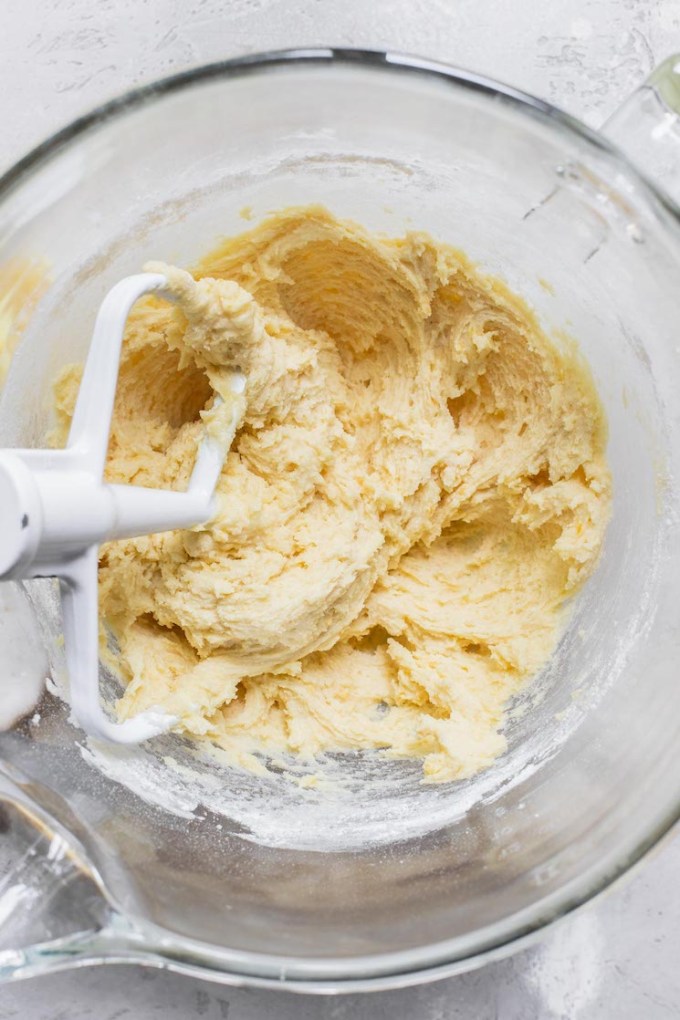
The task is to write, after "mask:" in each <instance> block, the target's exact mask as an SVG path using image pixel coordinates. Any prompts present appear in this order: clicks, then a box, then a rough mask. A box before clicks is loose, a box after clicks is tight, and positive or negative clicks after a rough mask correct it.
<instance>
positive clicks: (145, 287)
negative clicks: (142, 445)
mask: <svg viewBox="0 0 680 1020" xmlns="http://www.w3.org/2000/svg"><path fill="white" fill-rule="evenodd" d="M167 288H168V281H167V279H166V277H165V276H163V275H162V274H159V273H140V274H138V275H136V276H129V277H126V278H125V279H123V280H121V281H120V282H119V283H117V284H116V285H115V286H114V287H113V288H112V289H111V290H110V291H109V293H108V294H107V296H106V297H105V299H104V301H103V302H102V305H101V307H100V309H99V313H98V315H97V320H96V323H95V327H94V332H93V336H92V343H91V345H90V350H89V353H88V357H87V361H86V364H85V369H84V372H83V377H82V382H81V385H80V390H79V392H78V399H77V402H76V406H75V411H74V414H73V419H72V422H71V429H70V432H69V437H68V443H67V445H66V448H65V449H63V450H37V449H28V450H19V449H16V450H0V580H16V579H19V578H26V579H30V578H37V577H58V578H59V580H60V587H61V598H62V609H63V626H64V644H65V649H66V661H67V666H68V672H69V680H70V700H71V708H72V710H73V713H74V715H75V717H76V719H77V720H78V722H79V724H80V725H81V726H82V727H83V729H84V730H86V732H87V733H89V734H91V735H92V736H94V737H98V738H100V739H104V740H109V741H113V742H115V743H122V744H132V743H138V742H140V741H142V740H146V739H148V738H149V737H153V736H156V735H158V734H159V733H163V732H165V731H167V730H169V729H170V728H171V727H172V726H173V725H174V724H175V723H176V722H177V720H176V719H175V718H174V717H173V716H171V715H168V714H167V713H166V712H163V711H161V710H160V709H159V710H154V709H148V710H147V711H145V712H142V713H140V714H139V715H138V716H136V717H135V718H133V719H127V720H126V721H124V722H112V721H111V719H109V718H108V716H107V715H106V713H105V712H104V709H103V707H102V704H101V699H100V695H99V613H98V598H97V567H98V559H99V544H100V543H101V542H106V541H109V540H111V539H117V538H131V537H133V536H137V535H146V534H151V533H154V532H159V531H172V530H174V529H175V528H190V527H193V526H195V525H198V524H204V523H206V522H207V521H209V520H210V519H211V518H212V517H213V515H214V512H215V489H216V486H217V483H218V481H219V477H220V474H221V471H222V467H223V464H224V461H225V458H226V456H227V453H228V451H229V447H230V446H231V443H232V441H233V438H234V434H235V432H236V427H237V424H238V415H237V413H236V411H235V412H234V415H233V419H232V422H231V426H230V427H228V428H226V429H222V430H219V431H218V430H209V429H208V428H207V427H206V429H205V433H204V436H203V439H202V440H201V442H200V444H199V447H198V451H197V455H196V462H195V465H194V469H193V472H192V474H191V478H190V481H189V485H188V488H187V490H186V491H185V492H175V491H170V490H162V489H147V488H142V487H140V486H133V485H109V484H107V483H106V482H104V480H103V473H104V464H105V461H106V452H107V447H108V441H109V431H110V427H111V416H112V414H113V405H114V400H115V394H116V383H117V380H118V368H119V362H120V351H121V345H122V340H123V332H124V329H125V323H126V321H127V317H128V314H129V312H130V309H131V308H132V306H133V305H134V303H135V302H136V301H137V299H138V298H140V297H141V296H142V295H143V294H147V293H152V292H156V293H158V294H159V295H160V296H162V297H166V298H167V299H168V300H174V294H173V293H171V292H170V291H169V290H168V289H167ZM231 386H232V389H233V392H234V393H235V394H239V393H242V392H243V390H244V388H245V378H244V376H243V375H242V374H241V373H240V372H236V371H235V372H233V373H232V376H231ZM220 400H221V398H220V397H219V396H217V395H216V396H215V402H216V404H217V402H219V401H220Z"/></svg>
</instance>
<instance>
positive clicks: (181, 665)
mask: <svg viewBox="0 0 680 1020" xmlns="http://www.w3.org/2000/svg"><path fill="white" fill-rule="evenodd" d="M153 268H154V269H158V268H161V270H162V271H164V272H166V273H167V274H168V276H169V279H170V281H171V286H172V288H173V290H174V291H175V294H176V296H177V301H178V303H177V306H176V307H172V306H169V305H168V304H167V303H165V302H162V301H160V300H159V299H156V298H149V299H146V300H145V301H144V302H141V303H139V304H138V306H137V307H136V308H135V310H134V311H133V313H132V315H131V317H130V320H129V324H128V328H127V333H126V339H125V344H124V350H123V356H122V362H121V372H120V382H119V386H118V393H117V398H116V407H115V412H114V419H113V426H112V433H111V443H110V448H109V454H108V462H107V468H106V477H107V478H108V479H109V480H110V481H112V482H113V481H115V482H120V483H132V484H135V485H152V486H166V487H169V488H178V489H179V488H182V487H183V486H185V485H186V482H187V479H188V476H189V474H190V471H191V468H192V466H193V460H194V455H195V450H196V444H197V439H198V436H199V433H200V429H201V414H203V413H204V412H205V411H206V409H209V408H210V406H211V402H212V400H213V396H214V392H219V393H222V394H223V395H224V397H225V400H227V401H229V400H240V401H241V402H240V404H239V405H238V407H237V411H238V413H239V414H240V427H239V430H238V432H237V436H236V440H235V442H234V445H233V447H232V450H231V452H230V454H229V457H228V459H227V462H226V464H225V467H224V470H223V473H222V477H221V481H220V484H219V512H218V514H217V516H216V518H215V519H214V520H213V521H212V522H211V523H210V524H208V525H206V526H204V527H200V528H195V529H193V530H191V531H175V532H170V533H166V534H160V535H152V536H148V537H144V538H137V539H132V540H127V541H120V542H115V543H110V544H108V545H107V546H105V547H103V549H102V555H101V563H100V605H101V613H102V617H103V621H104V622H105V624H106V626H107V627H108V628H109V629H110V631H111V632H112V633H113V635H114V636H115V639H116V642H117V645H118V648H119V650H120V657H119V670H120V672H121V673H122V675H123V678H124V680H125V681H126V683H127V687H126V690H125V694H124V696H123V698H122V700H121V702H120V705H119V710H120V714H121V716H122V717H127V716H129V715H133V714H135V713H137V712H139V711H141V710H142V709H144V708H147V707H149V706H151V705H159V706H162V708H164V709H165V710H167V711H168V712H170V713H172V714H173V715H176V716H178V717H179V719H180V727H179V728H180V729H181V730H182V731H184V732H186V733H188V734H191V735H194V736H197V737H202V738H206V739H208V740H210V741H212V742H216V743H217V744H219V745H221V746H222V747H224V748H226V749H228V750H231V751H232V752H234V754H237V753H238V754H241V756H242V760H244V761H246V762H247V760H248V757H247V756H248V754H249V753H250V752H253V751H264V752H268V753H276V754H278V753H280V752H282V751H283V752H285V751H288V752H292V753H294V754H299V755H303V756H311V755H314V754H316V753H318V752H322V751H326V750H347V749H358V748H380V749H385V751H386V753H388V754H391V755H397V756H414V757H417V758H422V759H423V763H424V764H423V767H424V774H425V777H426V778H427V779H429V780H433V781H442V780H449V779H457V778H462V777H466V776H471V775H473V774H474V773H475V772H477V771H478V770H479V769H482V768H484V767H485V766H487V765H489V763H490V762H492V761H493V759H494V758H495V757H496V756H497V755H498V754H499V753H500V752H501V751H502V750H503V748H504V738H503V736H502V734H501V733H500V727H501V725H502V722H503V711H504V707H505V706H506V704H507V702H508V699H509V698H510V697H511V695H512V694H514V693H515V692H516V691H517V690H518V689H519V688H520V687H521V685H522V684H523V683H524V682H525V681H526V680H527V678H529V677H531V676H532V674H534V673H536V671H537V670H539V669H540V667H541V666H542V665H543V664H544V663H545V662H546V660H547V659H548V657H549V656H550V654H551V651H552V650H553V648H554V645H555V643H556V639H557V636H558V633H559V624H560V618H561V609H562V607H563V604H564V602H565V599H567V598H568V597H569V596H571V595H572V594H573V593H574V592H576V591H577V590H578V588H579V587H580V585H582V584H583V582H584V580H585V579H586V578H587V577H588V575H589V574H590V572H591V571H592V569H593V567H594V564H595V562H596V559H597V555H598V552H599V549H600V545H601V542H602V537H603V533H604V530H605V527H606V522H607V519H608V513H609V503H610V482H609V473H608V469H607V465H606V461H605V452H604V451H605V427H604V422H603V415H602V411H601V408H600V404H599V401H598V398H597V395H596V393H595V390H594V387H593V384H592V381H591V379H590V376H589V374H588V372H587V370H586V368H585V367H584V366H583V364H582V363H581V362H579V360H578V358H577V357H576V356H575V355H570V356H567V355H565V354H563V353H558V351H557V350H556V348H555V347H553V346H552V344H551V343H550V341H549V340H548V339H547V337H546V336H545V335H544V333H543V332H542V331H541V329H540V327H539V325H538V323H537V321H536V319H535V318H534V316H533V315H532V313H531V312H530V311H529V309H528V308H527V307H526V305H525V304H523V302H522V301H520V300H519V299H518V298H517V297H515V296H514V295H513V294H512V293H510V292H509V291H508V289H507V288H506V287H505V286H504V285H503V284H502V283H500V282H499V281H497V280H494V279H490V278H489V277H486V276H483V275H481V274H480V273H479V272H478V271H477V270H476V269H475V268H474V267H473V265H472V264H471V263H470V262H469V261H468V260H467V259H466V258H465V257H464V256H463V255H462V254H461V253H460V252H458V251H456V250H454V249H453V248H450V247H448V246H446V245H443V244H440V243H437V242H435V241H433V240H432V239H431V238H430V237H428V236H427V235H425V234H420V233H412V234H409V235H408V236H406V237H404V238H401V239H397V240H394V239H386V238H384V237H378V236H375V235H372V234H370V233H368V232H366V231H365V230H363V229H362V228H361V227H359V226H358V225H357V224H355V223H351V222H348V221H343V220H338V219H336V218H334V217H333V216H332V215H331V214H330V213H329V212H328V211H326V210H325V209H323V208H320V207H316V206H315V207H309V208H302V209H289V210H285V211H283V212H281V213H280V214H278V215H275V216H272V217H271V218H270V219H268V220H266V221H265V222H263V223H262V224H261V225H260V226H258V227H257V228H255V229H254V230H252V231H249V232H247V233H245V234H242V235H241V236H239V237H236V238H233V239H231V240H229V241H227V242H226V243H224V244H222V245H221V247H219V248H218V249H217V250H216V251H214V252H212V253H211V254H209V255H208V256H207V257H206V258H205V259H204V260H203V261H202V262H201V263H200V265H199V266H198V267H197V268H196V270H195V271H194V274H193V276H190V275H189V274H188V273H185V272H183V271H181V270H176V269H171V268H170V267H165V266H160V267H159V266H158V265H154V267H153ZM234 368H239V369H240V370H242V371H243V372H244V373H245V374H246V377H247V387H246V392H245V399H243V398H240V397H234V396H233V395H231V394H230V390H229V387H228V386H227V385H225V379H226V378H227V376H228V374H229V373H230V372H231V371H232V370H233V369H234ZM79 378H80V369H79V368H77V367H72V368H69V369H67V370H66V371H65V372H64V373H63V374H62V376H61V377H60V379H59V381H58V383H57V387H56V392H57V404H58V413H59V418H60V428H61V431H62V432H63V433H64V434H65V432H66V429H67V427H68V423H69V420H70V415H71V413H72V409H73V405H74V401H75V396H76V393H77V388H78V382H79Z"/></svg>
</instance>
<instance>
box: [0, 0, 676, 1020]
mask: <svg viewBox="0 0 680 1020" xmlns="http://www.w3.org/2000/svg"><path fill="white" fill-rule="evenodd" d="M10 8H11V11H12V13H11V15H9V9H10ZM3 13H4V14H5V17H4V19H3V31H2V33H0V84H1V85H2V94H3V112H4V118H3V128H4V130H3V132H2V134H1V135H0V167H2V166H5V165H7V164H8V163H10V162H11V161H13V160H14V159H16V158H17V157H18V156H19V155H21V154H22V152H23V151H25V150H26V149H27V148H28V147H29V146H31V145H33V144H34V143H36V142H37V141H39V140H41V139H42V138H43V137H44V136H45V135H46V134H48V133H50V132H52V131H53V130H55V129H56V128H58V127H60V126H62V125H63V124H64V123H66V122H68V121H69V120H70V119H72V118H73V117H75V116H77V115H78V114H80V113H83V112H85V111H86V110H88V109H90V108H91V107H92V106H94V105H96V104H97V103H99V102H100V101H102V100H104V99H107V98H109V97H111V96H113V95H115V94H116V93H117V92H119V91H121V90H122V89H125V88H129V87H130V86H132V85H137V84H139V83H141V82H145V81H150V80H152V79H154V78H156V77H159V76H162V75H166V74H170V73H173V72H175V71H178V70H182V69H184V68H186V67H189V66H191V65H193V64H196V63H204V62H208V61H211V60H217V59H221V58H223V57H226V56H231V55H236V54H240V53H246V52H254V51H257V50H263V49H272V48H280V47H285V46H294V45H311V44H320V43H321V44H329V43H330V44H336V45H345V46H359V47H361V46H364V47H367V48H392V49H400V50H407V51H411V52H417V53H420V54H423V55H424V56H428V57H431V58H436V59H440V60H444V61H448V62H449V63H453V64H459V65H460V66H463V67H468V68H471V69H473V70H475V71H479V72H484V73H487V74H489V75H492V76H494V77H496V78H500V79H501V80H505V81H507V82H510V83H512V84H513V85H516V86H519V87H520V88H523V89H525V90H527V91H530V92H534V93H536V94H537V95H539V96H543V97H545V98H547V99H550V100H551V101H553V102H555V103H557V104H558V105H560V106H563V107H564V108H566V109H567V110H568V111H569V112H571V113H573V114H576V115H577V116H581V117H582V118H583V119H585V120H586V121H587V122H588V123H590V124H591V125H594V126H597V125H598V124H599V123H601V121H602V120H604V118H605V117H606V116H607V115H608V114H609V113H611V112H612V110H613V109H615V107H616V106H617V104H618V103H619V101H620V100H621V99H622V98H623V97H624V96H625V95H626V93H627V92H629V91H630V90H631V89H632V88H634V87H635V85H637V84H638V83H639V82H640V81H641V80H642V79H643V78H644V77H645V76H646V75H647V73H648V72H649V71H650V70H651V68H652V67H653V66H654V64H656V63H658V62H659V61H660V60H661V59H662V58H663V57H665V56H667V55H668V54H669V53H671V52H674V51H675V52H678V51H680V3H678V0H522V2H521V3H506V2H504V0H342V2H338V0H297V2H296V3H295V4H294V5H293V3H292V2H291V0H141V2H140V0H20V2H19V0H14V2H13V3H11V4H10V3H9V2H8V0H5V6H4V10H3ZM8 15H9V16H8ZM679 870H680V835H679V834H678V833H676V835H675V837H670V838H669V839H668V840H667V841H666V843H665V845H664V846H663V847H662V848H661V849H660V850H658V851H656V852H655V853H654V854H653V855H652V856H651V857H649V858H648V859H647V860H646V861H645V862H643V863H642V865H640V866H639V867H638V869H637V870H636V872H635V874H634V875H633V876H632V877H630V878H629V879H627V880H625V881H624V882H620V883H619V884H618V885H617V886H616V887H615V888H614V889H613V890H612V891H611V892H610V893H608V894H607V895H606V896H604V897H601V898H600V899H599V900H598V901H597V902H596V903H594V904H591V905H589V906H588V907H586V908H584V909H582V910H581V911H580V912H578V913H577V914H576V915H574V916H573V917H570V918H568V919H566V920H565V921H563V922H562V923H561V924H559V925H557V926H556V927H555V928H553V929H552V930H551V931H549V932H548V933H546V935H545V937H544V939H543V940H542V942H541V943H540V944H539V945H538V946H537V947H535V948H533V949H530V950H525V951H524V952H522V953H520V954H518V955H517V956H515V957H513V958H512V959H510V960H506V961H503V962H501V963H496V964H492V965H490V966H488V967H486V968H484V969H482V970H479V971H477V972H474V973H472V974H467V975H464V976H462V977H459V978H454V979H451V980H448V981H444V982H440V983H439V984H436V985H430V986H423V987H420V988H415V989H411V990H407V991H400V992H391V993H384V994H379V995H370V996H364V997H357V996H352V997H350V998H329V999H310V998H298V997H292V996H289V995H286V994H284V993H278V992H261V991H247V990H246V991H241V990H231V989H229V988H226V987H225V988H221V987H219V986H215V985H209V984H206V983H204V982H200V981H195V980H192V979H188V978H182V977H177V976H175V975H171V974H167V973H164V972H144V971H141V970H135V969H132V968H128V967H125V968H121V967H106V968H99V969H96V970H80V971H76V972H72V973H67V974H62V975H57V976H53V977H50V978H42V979H40V980H36V981H33V982H28V983H22V984H18V985H14V986H11V987H7V986H5V987H4V988H2V989H0V1020H5V1018H10V1017H20V1018H21V1020H81V1018H86V1017H97V1020H119V1018H121V1020H122V1018H123V1017H129V1018H130V1020H151V1018H152V1017H157V1016H162V1017H167V1018H168V1020H193V1018H194V1017H202V1018H205V1020H227V1018H228V1020H293V1018H296V1020H348V1018H353V1020H364V1018H366V1020H368V1018H370V1020H383V1018H385V1020H387V1018H389V1020H454V1018H456V1020H457V1018H460V1020H487V1018H488V1020H492V1018H493V1020H563V1018H564V1020H627V1018H631V1020H633V1018H634V1020H638V1018H640V1020H642V1018H644V1020H664V1018H669V1017H671V1018H672V1017H678V1016H680V968H679V967H678V946H679V945H680V885H679V883H678V881H677V875H678V872H679Z"/></svg>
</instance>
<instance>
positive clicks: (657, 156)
mask: <svg viewBox="0 0 680 1020" xmlns="http://www.w3.org/2000/svg"><path fill="white" fill-rule="evenodd" d="M601 132H602V134H604V135H605V136H606V137H607V138H609V139H610V140H611V141H612V142H614V143H615V144H616V145H617V146H618V148H619V149H622V150H623V152H624V153H625V154H626V156H628V157H629V159H630V161H631V162H632V163H633V164H634V165H635V166H636V167H637V168H638V170H640V171H642V173H643V174H644V175H645V176H646V177H648V178H649V180H650V181H652V182H653V183H654V184H656V186H657V187H658V188H660V189H662V190H663V191H664V192H665V193H666V194H667V195H668V197H669V198H670V199H671V200H672V201H673V203H674V204H675V205H676V206H678V208H679V209H680V53H676V54H675V55H674V56H671V57H668V58H667V59H666V60H664V62H663V63H662V64H660V65H659V66H658V67H657V68H656V70H655V71H653V72H652V74H651V75H650V76H649V78H648V79H647V80H646V81H645V82H644V83H643V84H642V85H641V86H640V87H639V88H638V89H636V90H635V92H633V94H632V95H631V96H629V97H628V99H626V101H625V102H624V103H623V105H622V106H620V107H619V108H618V110H616V112H615V113H614V114H612V116H611V117H610V118H609V120H607V121H606V122H605V123H604V124H603V125H602V128H601Z"/></svg>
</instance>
